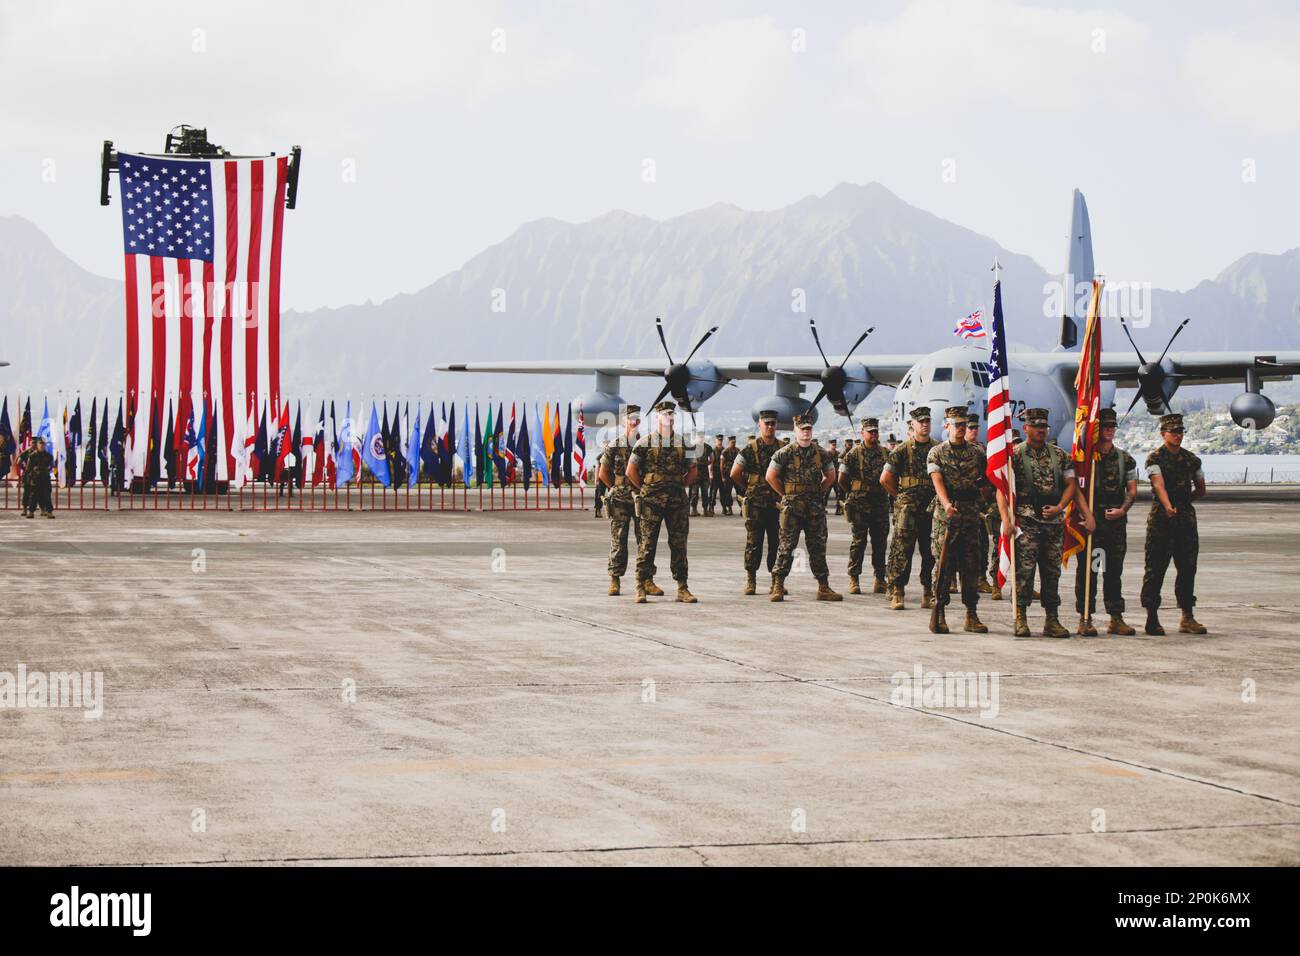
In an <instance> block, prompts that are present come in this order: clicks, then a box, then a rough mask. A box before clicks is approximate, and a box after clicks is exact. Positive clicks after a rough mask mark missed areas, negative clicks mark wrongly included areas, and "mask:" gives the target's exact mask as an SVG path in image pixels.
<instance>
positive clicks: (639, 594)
mask: <svg viewBox="0 0 1300 956" xmlns="http://www.w3.org/2000/svg"><path fill="white" fill-rule="evenodd" d="M645 602H646V597H645V584H644V583H642V582H641V581H638V582H637V583H636V603H637V604H644V603H645Z"/></svg>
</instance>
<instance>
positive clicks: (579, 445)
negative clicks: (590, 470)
mask: <svg viewBox="0 0 1300 956" xmlns="http://www.w3.org/2000/svg"><path fill="white" fill-rule="evenodd" d="M573 458H574V460H575V461H576V462H577V463H578V481H579V482H581V483H582V484H584V485H585V484H586V483H587V428H586V421H585V420H584V419H583V417H582V406H581V405H579V406H578V434H577V435H575V436H574V439H573Z"/></svg>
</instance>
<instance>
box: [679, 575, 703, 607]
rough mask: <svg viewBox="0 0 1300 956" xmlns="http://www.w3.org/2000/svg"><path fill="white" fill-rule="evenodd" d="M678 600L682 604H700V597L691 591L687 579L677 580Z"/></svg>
mask: <svg viewBox="0 0 1300 956" xmlns="http://www.w3.org/2000/svg"><path fill="white" fill-rule="evenodd" d="M677 600H678V601H680V602H681V603H682V604H698V603H699V598H697V597H696V596H695V595H694V594H692V593H691V592H690V589H689V588H688V587H687V586H686V582H685V581H678V582H677Z"/></svg>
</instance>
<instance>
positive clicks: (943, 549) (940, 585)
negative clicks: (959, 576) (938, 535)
mask: <svg viewBox="0 0 1300 956" xmlns="http://www.w3.org/2000/svg"><path fill="white" fill-rule="evenodd" d="M956 526H957V518H956V517H955V516H954V517H952V518H949V519H948V530H947V531H945V532H944V534H943V544H942V545H941V546H940V548H939V560H938V561H937V562H936V563H935V566H934V568H935V574H934V606H933V607H932V608H930V630H931V632H933V631H934V629H935V628H936V627H938V626H939V612H940V611H941V610H942V609H943V605H942V604H940V603H939V594H940V593H942V594H943V595H944V596H945V597H946V596H947V594H948V582H947V581H945V580H944V578H943V572H944V568H946V567H947V566H948V544H949V543H950V542H951V541H952V533H953V530H954V529H955V528H956ZM940 589H942V592H941V590H940Z"/></svg>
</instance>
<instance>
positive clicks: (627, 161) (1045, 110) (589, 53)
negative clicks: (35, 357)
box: [0, 0, 1300, 308]
mask: <svg viewBox="0 0 1300 956" xmlns="http://www.w3.org/2000/svg"><path fill="white" fill-rule="evenodd" d="M809 6H810V5H808V4H807V3H733V2H711V0H691V2H680V3H678V2H657V3H655V4H653V5H649V4H632V3H630V2H625V3H621V4H614V3H597V2H549V3H548V2H543V3H527V4H525V3H519V4H513V3H501V2H479V3H473V4H424V3H422V4H398V3H382V2H376V3H371V4H356V3H351V4H346V5H344V4H315V3H284V2H275V3H269V2H259V3H246V2H239V0H223V2H221V3H189V4H184V5H181V4H175V3H157V2H147V3H145V2H142V3H133V4H125V3H124V4H105V3H59V4H52V3H36V2H25V3H13V2H0V88H3V90H4V91H5V92H4V96H3V97H0V214H9V213H18V214H20V215H23V216H25V217H27V218H29V219H31V220H33V221H34V222H36V223H37V224H38V225H39V226H40V227H41V228H42V229H44V230H45V231H46V232H48V233H49V234H50V235H51V236H52V237H53V239H54V241H55V243H56V244H57V245H58V246H59V247H60V248H61V249H63V250H64V251H65V252H67V253H68V254H69V255H71V256H72V257H73V258H74V259H76V260H77V261H78V262H80V263H81V264H82V265H84V266H86V267H87V268H89V269H91V270H93V271H95V272H98V273H101V274H104V275H108V276H112V277H114V278H118V277H120V274H121V258H120V245H119V244H118V243H119V239H118V237H119V235H120V231H119V225H118V223H119V217H120V211H119V210H118V208H117V206H116V184H114V196H115V202H114V205H113V206H112V207H111V208H109V209H102V208H100V207H99V206H98V200H97V194H98V175H99V174H98V158H99V148H100V143H101V142H102V140H104V139H112V140H114V141H115V143H116V144H117V145H118V146H119V147H121V148H123V149H127V150H157V149H160V148H161V146H162V139H163V135H164V134H165V133H166V131H167V130H168V129H169V128H170V127H172V126H173V125H175V124H178V123H183V122H188V123H192V124H195V125H206V126H207V127H208V128H209V130H210V132H211V135H212V138H213V140H214V141H215V142H218V143H220V144H222V145H225V146H226V147H228V148H231V149H233V150H235V151H236V152H245V153H252V152H269V151H272V150H279V151H283V150H287V149H288V147H289V146H290V145H292V144H295V143H296V144H301V145H302V146H303V148H304V154H305V155H304V164H303V169H304V172H303V181H302V186H301V195H300V205H299V208H298V209H297V210H295V211H294V212H292V213H289V214H288V216H287V225H286V250H285V265H284V268H285V296H286V299H287V303H288V304H289V305H290V306H293V307H298V308H308V307H314V306H319V305H341V304H345V303H348V302H356V301H363V300H365V299H375V300H379V299H383V298H386V297H388V296H391V295H393V294H395V293H397V292H402V291H413V290H415V289H418V288H420V287H422V286H424V285H426V284H428V283H430V282H432V281H433V280H434V279H436V278H437V277H438V276H440V275H442V274H444V273H446V272H448V271H449V270H452V269H454V268H456V267H457V266H459V265H460V264H461V263H463V262H464V261H465V260H466V259H468V258H469V257H470V256H472V255H474V254H475V253H476V252H478V251H479V250H481V249H482V248H484V247H485V246H487V245H489V244H491V243H494V242H497V241H499V240H501V239H503V238H505V237H506V236H507V235H509V234H510V233H511V232H512V231H513V230H514V229H515V228H516V227H517V226H518V225H519V224H521V223H523V222H525V221H528V220H530V219H536V218H541V217H547V216H554V217H558V218H561V219H566V220H572V221H581V220H585V219H589V218H592V217H594V216H597V215H600V214H601V213H603V212H606V211H608V210H610V209H614V208H620V209H626V210H630V211H632V212H635V213H643V214H645V215H649V216H654V217H656V218H664V217H670V216H674V215H678V214H680V213H683V212H687V211H689V210H692V209H696V208H699V207H701V206H707V205H710V204H712V203H716V202H730V203H735V204H737V205H739V206H742V207H744V208H749V209H773V208H777V207H780V206H784V205H787V204H789V203H791V202H794V201H796V200H798V199H799V198H801V197H803V196H805V195H808V194H811V193H818V194H820V193H824V192H826V191H828V190H829V189H830V188H831V187H833V186H834V185H835V184H836V183H838V182H842V181H849V182H869V181H872V180H876V181H879V182H881V183H884V184H885V185H886V186H888V187H889V188H890V189H892V190H893V191H894V192H896V193H898V194H899V195H900V196H902V197H903V198H904V199H905V200H907V201H909V202H911V203H913V204H915V205H918V206H920V207H922V208H924V209H927V210H929V211H931V212H934V213H936V214H938V215H940V216H943V217H944V218H947V219H951V220H953V221H954V222H957V223H960V224H962V225H965V226H968V227H970V228H972V229H975V230H977V231H979V232H982V233H985V234H987V235H989V236H991V237H993V238H994V239H996V240H998V241H999V242H1001V243H1002V244H1003V245H1005V246H1007V247H1008V248H1010V249H1012V250H1015V251H1018V252H1024V253H1028V254H1029V255H1032V256H1033V257H1035V258H1036V259H1037V260H1038V261H1039V262H1040V263H1042V264H1043V265H1044V266H1046V267H1047V268H1049V269H1052V270H1056V269H1057V268H1059V267H1060V265H1061V262H1062V259H1063V256H1064V243H1065V236H1064V232H1065V229H1066V223H1067V219H1068V213H1069V199H1070V190H1071V189H1072V188H1073V187H1074V186H1079V187H1080V188H1082V189H1083V190H1084V192H1085V193H1086V195H1087V197H1088V202H1089V206H1090V210H1091V213H1092V221H1093V229H1094V239H1095V243H1096V253H1097V266H1098V269H1099V270H1100V271H1103V272H1105V273H1106V274H1107V275H1108V276H1110V277H1112V278H1113V279H1127V280H1133V281H1149V282H1152V283H1154V284H1155V285H1156V286H1158V287H1164V288H1184V287H1187V286H1189V285H1192V284H1195V283H1196V282H1198V281H1200V280H1201V279H1205V278H1210V277H1213V276H1214V275H1215V274H1217V273H1218V272H1219V271H1220V270H1221V269H1222V268H1223V267H1225V266H1226V265H1228V264H1229V263H1230V262H1231V261H1233V260H1234V259H1235V258H1237V257H1238V256H1240V255H1242V254H1244V253H1246V252H1252V251H1261V252H1281V251H1284V250H1287V249H1290V248H1294V247H1295V246H1298V245H1300V225H1298V224H1297V222H1296V219H1297V217H1296V212H1297V210H1300V135H1298V134H1300V57H1298V56H1297V51H1298V50H1300V10H1297V8H1296V6H1295V4H1294V3H1281V2H1279V3H1267V2H1258V3H1251V2H1239V3H1234V4H1223V3H1210V2H1197V3H1191V2H1151V3H1127V4H1123V5H1116V6H1115V7H1113V8H1112V7H1108V6H1105V5H1092V4H1070V5H1066V4H1062V3H1054V4H1039V3H1031V2H1023V0H961V2H951V3H950V2H942V0H917V2H902V0H899V2H887V3H861V2H859V3H818V4H816V5H815V9H809ZM647 160H652V161H653V164H654V166H653V168H654V181H653V182H647V181H646V175H645V170H646V168H647V167H646V161H647ZM350 171H351V173H353V174H354V175H352V176H349V172H350ZM954 174H955V175H954ZM51 179H52V180H53V181H47V180H51Z"/></svg>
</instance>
